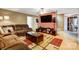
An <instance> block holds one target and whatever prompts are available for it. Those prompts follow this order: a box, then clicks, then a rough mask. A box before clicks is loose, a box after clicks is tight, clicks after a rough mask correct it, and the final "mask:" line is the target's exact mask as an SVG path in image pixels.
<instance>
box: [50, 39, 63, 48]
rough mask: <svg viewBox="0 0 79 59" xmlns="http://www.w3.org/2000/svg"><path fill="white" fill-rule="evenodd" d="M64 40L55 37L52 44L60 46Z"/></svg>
mask: <svg viewBox="0 0 79 59" xmlns="http://www.w3.org/2000/svg"><path fill="white" fill-rule="evenodd" d="M62 41H63V40H62V39H60V38H54V39H53V40H52V41H51V44H52V45H54V46H57V47H60V45H61V43H62Z"/></svg>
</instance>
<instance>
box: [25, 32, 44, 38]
mask: <svg viewBox="0 0 79 59" xmlns="http://www.w3.org/2000/svg"><path fill="white" fill-rule="evenodd" d="M27 34H29V35H32V36H35V37H38V36H41V35H43V34H41V33H39V32H34V31H31V32H27Z"/></svg>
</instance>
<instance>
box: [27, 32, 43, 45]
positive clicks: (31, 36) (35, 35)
mask: <svg viewBox="0 0 79 59" xmlns="http://www.w3.org/2000/svg"><path fill="white" fill-rule="evenodd" d="M26 39H28V40H30V41H32V42H34V43H36V44H38V43H40V42H41V41H43V34H41V33H39V32H33V31H31V32H27V33H26Z"/></svg>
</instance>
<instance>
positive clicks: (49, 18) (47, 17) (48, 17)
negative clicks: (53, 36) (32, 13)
mask: <svg viewBox="0 0 79 59" xmlns="http://www.w3.org/2000/svg"><path fill="white" fill-rule="evenodd" d="M40 18H41V22H52V15H45V16H41V17H40Z"/></svg>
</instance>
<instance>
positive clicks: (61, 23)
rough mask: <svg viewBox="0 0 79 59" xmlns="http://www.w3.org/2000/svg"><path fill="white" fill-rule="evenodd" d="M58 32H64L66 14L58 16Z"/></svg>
mask: <svg viewBox="0 0 79 59" xmlns="http://www.w3.org/2000/svg"><path fill="white" fill-rule="evenodd" d="M57 30H60V31H64V14H57Z"/></svg>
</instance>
